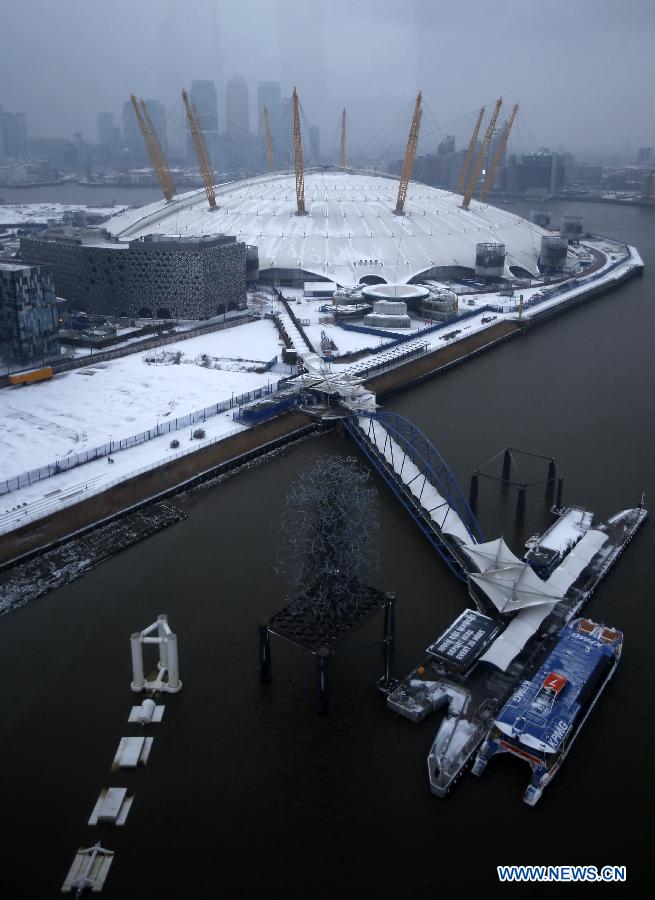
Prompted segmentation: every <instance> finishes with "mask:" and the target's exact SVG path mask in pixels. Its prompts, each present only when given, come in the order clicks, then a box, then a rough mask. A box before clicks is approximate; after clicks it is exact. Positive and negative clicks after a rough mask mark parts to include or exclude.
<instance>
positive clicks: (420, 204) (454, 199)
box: [105, 170, 548, 285]
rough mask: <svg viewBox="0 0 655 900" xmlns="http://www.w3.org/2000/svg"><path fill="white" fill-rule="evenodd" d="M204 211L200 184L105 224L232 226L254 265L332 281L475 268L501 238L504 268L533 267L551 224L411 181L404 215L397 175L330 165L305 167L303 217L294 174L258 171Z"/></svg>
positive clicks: (227, 229) (134, 232) (185, 229)
mask: <svg viewBox="0 0 655 900" xmlns="http://www.w3.org/2000/svg"><path fill="white" fill-rule="evenodd" d="M215 191H216V201H217V203H218V206H219V209H218V210H217V211H215V212H211V211H210V210H209V208H208V204H207V199H206V196H205V193H204V191H192V192H191V193H187V194H182V195H180V196H179V197H177V198H176V199H175V200H174V201H173V202H171V203H165V202H164V201H163V200H162V201H160V202H157V203H152V204H150V205H149V206H144V207H141V208H140V209H136V210H127V211H125V212H123V213H119V214H118V215H116V216H114V217H113V218H112V219H110V220H109V222H107V223H106V225H105V227H106V228H107V229H108V230H109V231H110V232H111V233H112V234H114V235H116V236H117V237H118V238H120V239H121V240H130V239H133V238H136V237H141V236H143V235H145V234H150V233H153V232H155V233H160V234H167V235H181V236H182V237H191V236H197V235H202V234H216V233H222V234H230V235H236V237H237V238H238V239H239V240H242V241H245V242H246V243H247V244H254V245H255V246H257V247H258V248H259V268H260V271H264V270H266V269H295V270H301V271H303V272H305V273H307V276H311V277H316V276H318V277H321V278H327V279H328V280H330V281H334V282H336V283H337V284H339V285H350V284H355V283H357V282H359V281H360V280H361V279H362V278H363V277H365V276H367V275H368V276H371V275H374V276H379V277H380V278H382V279H384V281H386V282H397V283H406V282H408V281H410V280H411V279H412V278H415V277H416V276H421V275H424V277H428V278H429V277H438V273H436V274H435V273H432V274H431V270H433V269H435V268H441V267H451V266H463V267H466V268H468V269H471V270H473V269H474V267H475V245H476V244H478V243H481V242H484V241H494V242H499V243H503V244H505V246H506V248H507V256H506V262H505V265H506V270H509V268H510V267H511V266H518V267H520V268H521V269H526V270H527V271H528V272H532V273H534V274H536V273H537V271H538V270H537V259H538V256H539V249H540V243H541V237H542V235H544V234H547V233H548V232H546V231H544V229H542V228H539V227H538V226H537V225H534V224H532V223H531V222H528V221H527V220H526V219H523V218H521V217H519V216H515V215H514V214H512V213H510V212H506V211H505V210H503V209H498V208H497V207H494V206H489V205H488V204H485V203H478V202H476V201H472V202H471V205H470V208H469V209H468V210H463V209H462V208H461V196H460V195H459V194H453V193H450V192H449V191H442V190H438V189H437V188H433V187H428V186H427V185H424V184H419V183H417V182H412V183H411V184H410V186H409V190H408V193H407V200H406V203H405V213H406V214H405V215H404V216H396V215H395V214H394V212H393V209H394V207H395V205H396V196H397V193H398V180H397V179H395V178H392V177H386V176H381V175H364V174H359V173H357V172H341V171H337V170H320V171H307V172H306V173H305V206H306V208H307V212H308V215H306V216H296V215H295V209H296V192H295V177H294V175H293V173H288V172H287V173H283V174H282V173H281V174H268V175H259V176H257V177H255V178H247V179H245V180H243V181H234V182H229V183H227V184H222V185H218V186H216V188H215Z"/></svg>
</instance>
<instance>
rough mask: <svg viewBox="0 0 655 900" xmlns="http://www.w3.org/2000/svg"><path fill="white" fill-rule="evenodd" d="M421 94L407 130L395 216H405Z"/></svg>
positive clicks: (419, 118)
mask: <svg viewBox="0 0 655 900" xmlns="http://www.w3.org/2000/svg"><path fill="white" fill-rule="evenodd" d="M421 114H422V113H421V92H420V91H419V92H418V94H417V95H416V105H415V107H414V115H413V116H412V124H411V126H410V129H409V137H408V138H407V150H406V151H405V161H404V162H403V170H402V172H401V175H400V184H399V185H398V199H397V200H396V208H395V209H394V213H395V214H396V215H397V216H404V215H405V197H406V196H407V187H408V185H409V182H410V179H411V177H412V170H413V168H414V157H415V156H416V147H417V145H418V134H419V130H420V128H421Z"/></svg>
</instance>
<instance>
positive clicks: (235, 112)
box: [225, 75, 250, 165]
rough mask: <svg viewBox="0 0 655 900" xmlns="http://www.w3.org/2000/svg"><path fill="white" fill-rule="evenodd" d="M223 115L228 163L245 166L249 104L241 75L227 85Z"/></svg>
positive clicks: (248, 137)
mask: <svg viewBox="0 0 655 900" xmlns="http://www.w3.org/2000/svg"><path fill="white" fill-rule="evenodd" d="M225 114H226V115H225V121H226V125H227V129H226V130H227V138H228V152H229V157H230V162H231V164H232V165H245V164H246V155H247V153H248V151H249V145H250V102H249V99H248V85H247V84H246V82H245V80H244V79H243V78H242V77H241V75H233V76H232V78H230V80H229V81H228V83H227V88H226V90H225Z"/></svg>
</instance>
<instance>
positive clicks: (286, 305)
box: [275, 290, 316, 353]
mask: <svg viewBox="0 0 655 900" xmlns="http://www.w3.org/2000/svg"><path fill="white" fill-rule="evenodd" d="M275 293H276V296H277V298H278V300H280V301H281V302H282V306H284V308H285V309H286V311H287V312H288V313H289V318H290V319H291V321H292V322H293V324H294V325H295V326H296V328H297V329H298V334H299V335H300V337H301V338H302V339H303V341H304V342H305V346H306V347H307V349H308V350H309V352H310V353H315V352H316V351H315V350H314V347H313V346H312V342H311V341H310V340H309V338H308V337H307V335H306V334H305V329H304V328H303V327H302V325H301V324H300V321H299V319H298V316H297V315H296V314H295V312H294V311H293V310H292V309H291V307H290V306H289V301H288V300H287V298H286V297H285V296H284V294H283V293H282V291H278V290H276V292H275ZM296 350H298V351H300V347H296Z"/></svg>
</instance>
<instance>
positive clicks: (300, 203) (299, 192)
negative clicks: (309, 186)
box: [293, 88, 307, 216]
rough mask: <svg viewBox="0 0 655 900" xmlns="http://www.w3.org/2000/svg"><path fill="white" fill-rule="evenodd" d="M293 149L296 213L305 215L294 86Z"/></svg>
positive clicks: (300, 148) (300, 146) (298, 107)
mask: <svg viewBox="0 0 655 900" xmlns="http://www.w3.org/2000/svg"><path fill="white" fill-rule="evenodd" d="M293 149H294V158H295V165H296V207H297V208H296V215H297V216H306V215H307V210H306V209H305V172H304V169H303V163H302V134H301V132H300V102H299V100H298V92H297V91H296V89H295V88H294V89H293Z"/></svg>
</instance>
